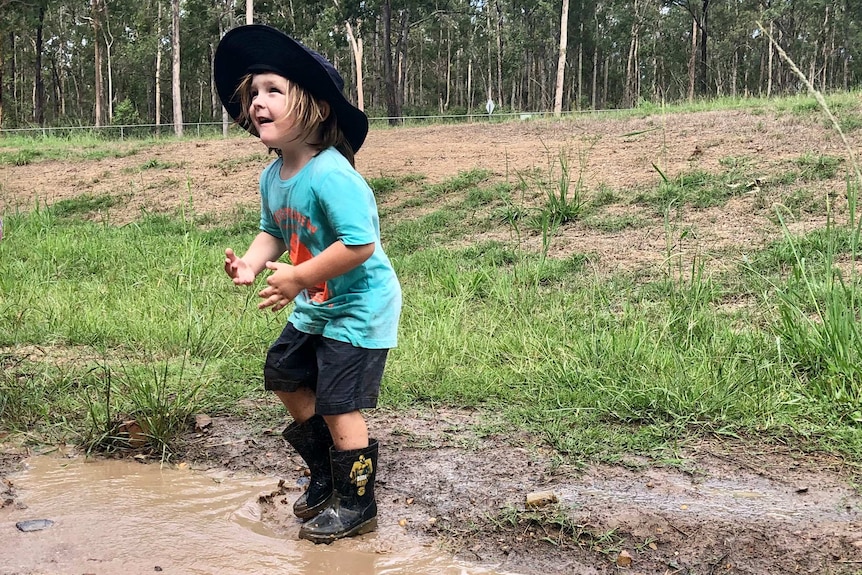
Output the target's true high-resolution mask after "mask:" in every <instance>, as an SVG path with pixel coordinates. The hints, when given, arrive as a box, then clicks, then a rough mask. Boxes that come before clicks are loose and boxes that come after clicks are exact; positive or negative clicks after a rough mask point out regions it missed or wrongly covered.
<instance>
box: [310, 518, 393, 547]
mask: <svg viewBox="0 0 862 575" xmlns="http://www.w3.org/2000/svg"><path fill="white" fill-rule="evenodd" d="M375 529H377V517H372V518H371V519H369V520H368V521H365V522H364V523H360V524H359V525H357V526H356V527H354V528H353V529H350V530H349V531H345V532H343V533H333V534H331V535H318V534H317V533H303V531H302V529H300V530H299V538H300V539H305V540H307V541H311V542H313V543H332V542H333V541H336V540H338V539H343V538H344V537H355V536H357V535H365V534H366V533H371V532H372V531H374V530H375Z"/></svg>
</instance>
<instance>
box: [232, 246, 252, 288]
mask: <svg viewBox="0 0 862 575" xmlns="http://www.w3.org/2000/svg"><path fill="white" fill-rule="evenodd" d="M224 255H225V258H224V271H225V273H227V275H228V276H230V277H232V278H233V283H235V284H236V285H251V284H252V283H253V282H254V276H255V273H254V270H253V269H251V268H250V267H249V265H248V264H247V263H245V261H244V260H243V259H242V258H238V257H236V254H235V253H233V250H232V249H230V248H228V249H226V250H225V251H224Z"/></svg>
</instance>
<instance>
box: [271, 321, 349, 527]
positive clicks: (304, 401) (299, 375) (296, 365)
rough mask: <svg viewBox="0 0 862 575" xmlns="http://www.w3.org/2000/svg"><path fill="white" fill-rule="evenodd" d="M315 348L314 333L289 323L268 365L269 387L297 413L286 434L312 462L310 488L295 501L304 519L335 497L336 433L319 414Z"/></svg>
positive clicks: (296, 447)
mask: <svg viewBox="0 0 862 575" xmlns="http://www.w3.org/2000/svg"><path fill="white" fill-rule="evenodd" d="M314 348H315V338H314V337H312V336H310V335H308V334H305V333H302V332H299V331H297V330H296V329H295V328H294V327H293V326H292V325H290V324H288V325H287V326H286V327H285V328H284V331H283V332H282V334H281V336H280V337H279V338H278V340H277V341H276V342H275V343H274V344H273V345H272V346H271V347H270V349H269V352H268V353H267V357H266V363H265V365H264V380H265V384H266V389H268V390H270V391H272V392H274V393H275V394H276V396H277V397H278V398H279V399H280V400H281V402H282V403H283V404H284V406H285V407H286V408H287V411H288V412H289V413H290V415H291V416H292V417H293V422H292V423H290V425H288V426H287V428H286V429H285V430H284V431H283V432H282V436H283V437H284V439H285V441H287V442H288V443H289V444H290V445H291V446H293V448H294V449H295V450H296V452H297V453H298V454H299V456H300V457H302V459H303V461H305V463H306V465H308V470H309V475H310V476H309V482H308V489H307V490H306V491H305V492H304V493H302V494H301V495H300V496H299V497H298V498H297V500H296V501H295V502H294V504H293V512H294V514H296V516H297V517H300V518H302V519H308V518H309V517H313V516H315V515H316V514H317V513H318V512H319V511H320V510H321V509H323V508H324V507H326V506H327V505H328V504H329V503H330V501H331V499H332V470H331V467H330V461H329V449H330V447H332V436H331V435H330V433H329V428H328V426H327V425H326V422H325V421H324V420H323V417H321V416H320V415H316V414H315V400H316V393H315V385H316V380H317V359H316V354H315V350H314Z"/></svg>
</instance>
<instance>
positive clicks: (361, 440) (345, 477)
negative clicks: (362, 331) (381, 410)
mask: <svg viewBox="0 0 862 575" xmlns="http://www.w3.org/2000/svg"><path fill="white" fill-rule="evenodd" d="M386 355H387V350H385V349H382V350H381V349H363V348H357V347H354V346H352V345H350V344H347V343H342V342H337V341H333V340H328V339H326V338H322V339H321V341H320V342H319V345H318V348H317V360H318V370H319V371H318V378H317V390H316V391H317V412H318V413H320V414H322V415H323V417H324V419H325V420H326V423H327V425H328V426H329V431H330V434H331V435H332V440H333V443H334V445H333V448H332V449H331V450H330V452H329V453H330V463H331V466H332V487H333V493H332V500H331V502H330V503H329V504H328V505H327V506H326V507H325V508H324V509H323V510H322V511H321V512H320V513H319V514H318V515H317V516H316V517H314V518H312V519H309V520H308V521H306V522H305V523H304V524H303V525H302V527H301V528H300V530H299V536H300V538H302V539H308V540H310V541H314V542H315V543H330V542H332V541H334V540H336V539H340V538H342V537H350V536H353V535H361V534H363V533H368V532H369V531H372V530H374V529H375V528H376V527H377V502H376V501H375V499H374V483H375V479H376V476H377V462H378V458H377V456H378V451H379V446H378V443H377V441H376V440H375V439H371V438H369V437H368V427H367V426H366V423H365V418H364V416H363V415H362V412H361V410H363V409H370V408H373V407H376V406H377V397H378V395H379V393H380V382H381V378H382V376H383V368H384V366H385V365H386Z"/></svg>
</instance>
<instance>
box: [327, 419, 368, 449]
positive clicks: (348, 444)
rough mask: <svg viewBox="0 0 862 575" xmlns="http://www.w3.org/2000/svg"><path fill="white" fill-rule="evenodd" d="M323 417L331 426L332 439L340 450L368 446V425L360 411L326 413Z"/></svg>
mask: <svg viewBox="0 0 862 575" xmlns="http://www.w3.org/2000/svg"><path fill="white" fill-rule="evenodd" d="M323 419H325V420H326V424H327V425H328V426H329V432H330V433H331V434H332V441H333V443H334V444H335V449H337V450H338V451H349V450H351V449H362V448H364V447H368V427H367V425H366V424H365V418H364V417H363V416H362V413H361V412H360V411H358V410H357V411H351V412H350V413H342V414H339V415H326V416H324V418H323Z"/></svg>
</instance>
